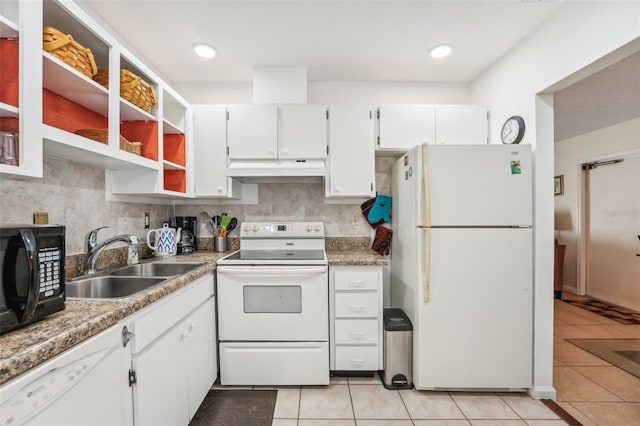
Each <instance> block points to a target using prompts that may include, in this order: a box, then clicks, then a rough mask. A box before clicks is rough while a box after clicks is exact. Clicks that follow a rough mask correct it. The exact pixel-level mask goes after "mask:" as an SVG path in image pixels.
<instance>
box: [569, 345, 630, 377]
mask: <svg viewBox="0 0 640 426" xmlns="http://www.w3.org/2000/svg"><path fill="white" fill-rule="evenodd" d="M567 342H569V343H573V344H574V345H576V346H578V347H580V348H582V349H584V350H585V351H588V352H590V353H592V354H594V355H595V356H597V357H600V358H602V359H604V360H605V361H607V362H609V363H611V364H613V365H615V366H616V367H618V368H621V369H623V370H625V371H626V372H628V373H631V374H633V375H634V376H636V377H638V378H640V357H639V356H638V353H640V339H567Z"/></svg>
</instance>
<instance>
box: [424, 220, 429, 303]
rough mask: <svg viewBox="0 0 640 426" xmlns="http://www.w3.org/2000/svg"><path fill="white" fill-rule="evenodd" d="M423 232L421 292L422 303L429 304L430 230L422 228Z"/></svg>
mask: <svg viewBox="0 0 640 426" xmlns="http://www.w3.org/2000/svg"><path fill="white" fill-rule="evenodd" d="M422 231H424V240H423V241H424V274H423V280H424V282H423V283H422V285H423V287H422V292H423V296H424V303H429V284H430V278H431V228H422Z"/></svg>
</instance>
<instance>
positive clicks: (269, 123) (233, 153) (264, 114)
mask: <svg viewBox="0 0 640 426" xmlns="http://www.w3.org/2000/svg"><path fill="white" fill-rule="evenodd" d="M227 111H228V121H227V143H228V146H229V158H230V159H232V160H265V159H266V160H272V159H274V158H277V156H278V109H277V107H276V106H273V105H231V106H229V107H227Z"/></svg>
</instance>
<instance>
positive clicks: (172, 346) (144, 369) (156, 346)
mask: <svg viewBox="0 0 640 426" xmlns="http://www.w3.org/2000/svg"><path fill="white" fill-rule="evenodd" d="M182 332H183V329H182V328H181V327H180V326H179V325H176V326H174V327H172V328H171V329H169V331H167V332H166V333H165V334H164V335H162V337H160V338H159V339H158V340H156V341H155V342H153V343H152V344H150V345H148V346H147V347H145V349H144V350H143V351H142V352H141V353H139V354H137V355H136V357H135V358H134V367H135V371H136V374H137V383H136V384H135V401H136V404H135V417H136V422H135V423H136V424H138V425H149V426H163V425H166V426H173V425H183V424H187V423H188V422H189V394H188V388H187V378H186V377H185V364H184V362H185V359H184V358H183V357H182V356H181V354H182V340H181V337H182ZM202 374H203V375H205V374H206V372H202Z"/></svg>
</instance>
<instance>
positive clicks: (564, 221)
mask: <svg viewBox="0 0 640 426" xmlns="http://www.w3.org/2000/svg"><path fill="white" fill-rule="evenodd" d="M632 149H636V150H640V118H636V119H634V120H629V121H625V122H624V123H620V124H616V125H613V126H609V127H605V128H603V129H599V130H596V131H593V132H589V133H586V134H584V135H580V136H576V137H573V138H569V139H564V140H562V141H557V142H556V144H555V166H554V175H555V176H558V175H564V194H563V195H561V196H560V195H559V196H556V197H554V201H555V218H556V222H558V225H559V228H560V229H561V230H560V231H557V236H558V239H559V241H560V243H561V244H566V246H567V250H566V253H565V258H564V289H565V290H569V291H571V292H577V289H578V265H577V244H578V238H579V229H578V227H579V218H578V213H579V211H578V206H579V205H578V202H579V197H578V195H579V194H578V183H579V179H580V164H581V163H583V162H587V161H591V160H592V159H596V158H600V157H603V156H607V154H612V153H619V152H623V151H628V150H632ZM624 184H625V183H624V182H618V183H617V184H616V185H614V186H612V189H613V190H616V189H617V188H618V187H619V186H618V185H624ZM568 227H570V229H567V228H568Z"/></svg>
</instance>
